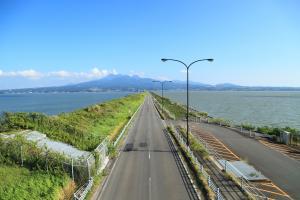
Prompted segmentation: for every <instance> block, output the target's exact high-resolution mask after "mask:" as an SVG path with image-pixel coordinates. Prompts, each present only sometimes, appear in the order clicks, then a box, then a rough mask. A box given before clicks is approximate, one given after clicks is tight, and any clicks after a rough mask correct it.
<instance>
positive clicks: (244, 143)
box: [201, 123, 300, 199]
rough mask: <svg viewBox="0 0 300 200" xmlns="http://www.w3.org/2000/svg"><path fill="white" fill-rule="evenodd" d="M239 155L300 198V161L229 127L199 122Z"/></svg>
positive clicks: (289, 192)
mask: <svg viewBox="0 0 300 200" xmlns="http://www.w3.org/2000/svg"><path fill="white" fill-rule="evenodd" d="M201 128H202V129H204V130H206V131H208V132H210V133H212V134H213V135H214V136H215V137H217V138H218V139H219V140H220V141H222V142H223V143H224V144H225V145H226V146H228V147H229V148H230V149H231V150H233V151H234V152H235V153H236V154H237V155H238V156H239V157H241V158H243V159H245V160H247V161H248V162H249V163H250V164H251V165H253V166H254V167H255V168H256V169H258V170H259V171H261V172H262V173H263V174H264V175H265V176H266V177H268V178H269V179H271V180H272V181H273V182H274V183H275V184H276V185H277V186H279V187H280V188H281V189H283V190H284V191H285V192H287V193H288V194H289V195H290V196H291V197H292V198H294V199H300V162H298V161H296V160H293V159H291V158H289V157H287V156H285V155H283V154H281V153H279V152H278V151H275V150H273V149H270V148H268V147H266V146H264V145H263V144H261V143H259V142H258V141H256V140H254V139H251V138H247V137H244V136H242V135H240V134H238V133H237V132H235V131H231V130H229V129H226V128H223V127H219V126H215V125H210V124H205V123H201Z"/></svg>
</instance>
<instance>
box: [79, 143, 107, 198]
mask: <svg viewBox="0 0 300 200" xmlns="http://www.w3.org/2000/svg"><path fill="white" fill-rule="evenodd" d="M108 145H109V141H108V138H105V139H104V140H103V141H102V142H101V144H99V145H98V146H97V147H96V149H95V150H94V152H95V154H96V156H94V155H93V154H90V156H89V157H88V158H87V159H86V167H87V177H88V179H87V182H85V183H84V184H83V186H81V187H80V188H79V189H78V190H77V191H76V192H75V193H74V199H75V200H83V199H84V198H85V197H86V195H87V193H88V192H89V191H90V189H91V188H92V186H93V175H95V174H99V173H100V172H101V171H102V170H103V169H104V168H105V166H106V164H107V162H108ZM96 159H97V160H96Z"/></svg>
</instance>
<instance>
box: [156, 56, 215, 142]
mask: <svg viewBox="0 0 300 200" xmlns="http://www.w3.org/2000/svg"><path fill="white" fill-rule="evenodd" d="M161 61H163V62H166V61H175V62H179V63H181V64H183V65H184V66H185V67H186V144H187V146H189V69H190V67H191V66H192V65H193V64H195V63H196V62H201V61H208V62H213V61H214V59H212V58H209V59H200V60H195V61H194V62H191V63H190V64H189V65H187V64H185V63H184V62H182V61H180V60H176V59H170V58H162V59H161Z"/></svg>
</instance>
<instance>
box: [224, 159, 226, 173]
mask: <svg viewBox="0 0 300 200" xmlns="http://www.w3.org/2000/svg"><path fill="white" fill-rule="evenodd" d="M224 170H225V172H226V171H227V160H225V164H224Z"/></svg>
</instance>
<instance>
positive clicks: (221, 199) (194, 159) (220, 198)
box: [173, 128, 224, 200]
mask: <svg viewBox="0 0 300 200" xmlns="http://www.w3.org/2000/svg"><path fill="white" fill-rule="evenodd" d="M173 129H174V128H173ZM174 135H175V137H176V138H177V140H178V141H179V143H180V145H182V146H183V148H184V150H185V151H187V152H188V154H189V156H190V157H191V159H192V162H194V163H195V164H196V165H197V166H198V168H199V169H200V173H201V174H202V175H203V177H204V178H205V179H206V180H207V183H208V186H209V187H210V188H211V189H212V191H213V192H214V194H215V196H216V199H217V200H224V197H223V196H222V194H221V192H220V189H219V188H218V187H217V186H216V184H215V183H214V182H213V181H212V180H211V178H210V175H209V174H208V173H207V172H206V171H205V170H204V166H203V165H202V164H201V163H200V162H199V161H198V159H197V157H196V156H195V155H194V153H193V151H192V150H191V149H190V147H189V146H187V145H186V143H185V140H184V139H183V137H182V136H181V134H180V133H178V132H177V130H176V129H174Z"/></svg>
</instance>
